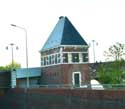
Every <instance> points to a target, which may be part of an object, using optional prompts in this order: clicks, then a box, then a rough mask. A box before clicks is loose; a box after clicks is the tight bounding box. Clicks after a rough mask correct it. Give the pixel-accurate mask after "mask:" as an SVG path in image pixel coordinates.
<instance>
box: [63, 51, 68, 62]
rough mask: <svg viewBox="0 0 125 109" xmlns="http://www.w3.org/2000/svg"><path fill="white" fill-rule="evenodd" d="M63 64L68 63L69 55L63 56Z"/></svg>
mask: <svg viewBox="0 0 125 109" xmlns="http://www.w3.org/2000/svg"><path fill="white" fill-rule="evenodd" d="M63 63H68V54H67V53H64V54H63Z"/></svg>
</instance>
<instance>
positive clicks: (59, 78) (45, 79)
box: [41, 64, 90, 85]
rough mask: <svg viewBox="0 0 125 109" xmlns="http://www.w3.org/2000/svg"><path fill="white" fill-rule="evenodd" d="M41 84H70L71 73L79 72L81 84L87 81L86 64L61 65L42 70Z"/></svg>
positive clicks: (87, 67) (87, 71)
mask: <svg viewBox="0 0 125 109" xmlns="http://www.w3.org/2000/svg"><path fill="white" fill-rule="evenodd" d="M42 69H43V73H42V83H41V84H47V85H48V84H49V85H50V84H72V73H73V72H81V75H82V76H81V78H82V84H83V83H87V82H88V81H89V77H90V76H89V66H88V65H87V64H61V65H55V66H49V67H45V68H42Z"/></svg>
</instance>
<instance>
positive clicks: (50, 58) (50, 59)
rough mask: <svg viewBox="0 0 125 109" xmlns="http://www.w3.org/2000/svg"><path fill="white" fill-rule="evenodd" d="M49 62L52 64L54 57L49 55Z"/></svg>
mask: <svg viewBox="0 0 125 109" xmlns="http://www.w3.org/2000/svg"><path fill="white" fill-rule="evenodd" d="M49 64H52V57H51V56H49Z"/></svg>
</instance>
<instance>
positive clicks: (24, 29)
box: [11, 24, 29, 87]
mask: <svg viewBox="0 0 125 109" xmlns="http://www.w3.org/2000/svg"><path fill="white" fill-rule="evenodd" d="M11 26H13V27H17V28H19V29H22V30H23V31H24V32H25V44H26V68H27V69H28V46H27V30H26V28H23V27H21V26H18V25H15V24H11ZM27 87H29V74H28V71H27Z"/></svg>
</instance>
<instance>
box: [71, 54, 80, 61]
mask: <svg viewBox="0 0 125 109" xmlns="http://www.w3.org/2000/svg"><path fill="white" fill-rule="evenodd" d="M72 62H79V54H78V53H72Z"/></svg>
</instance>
